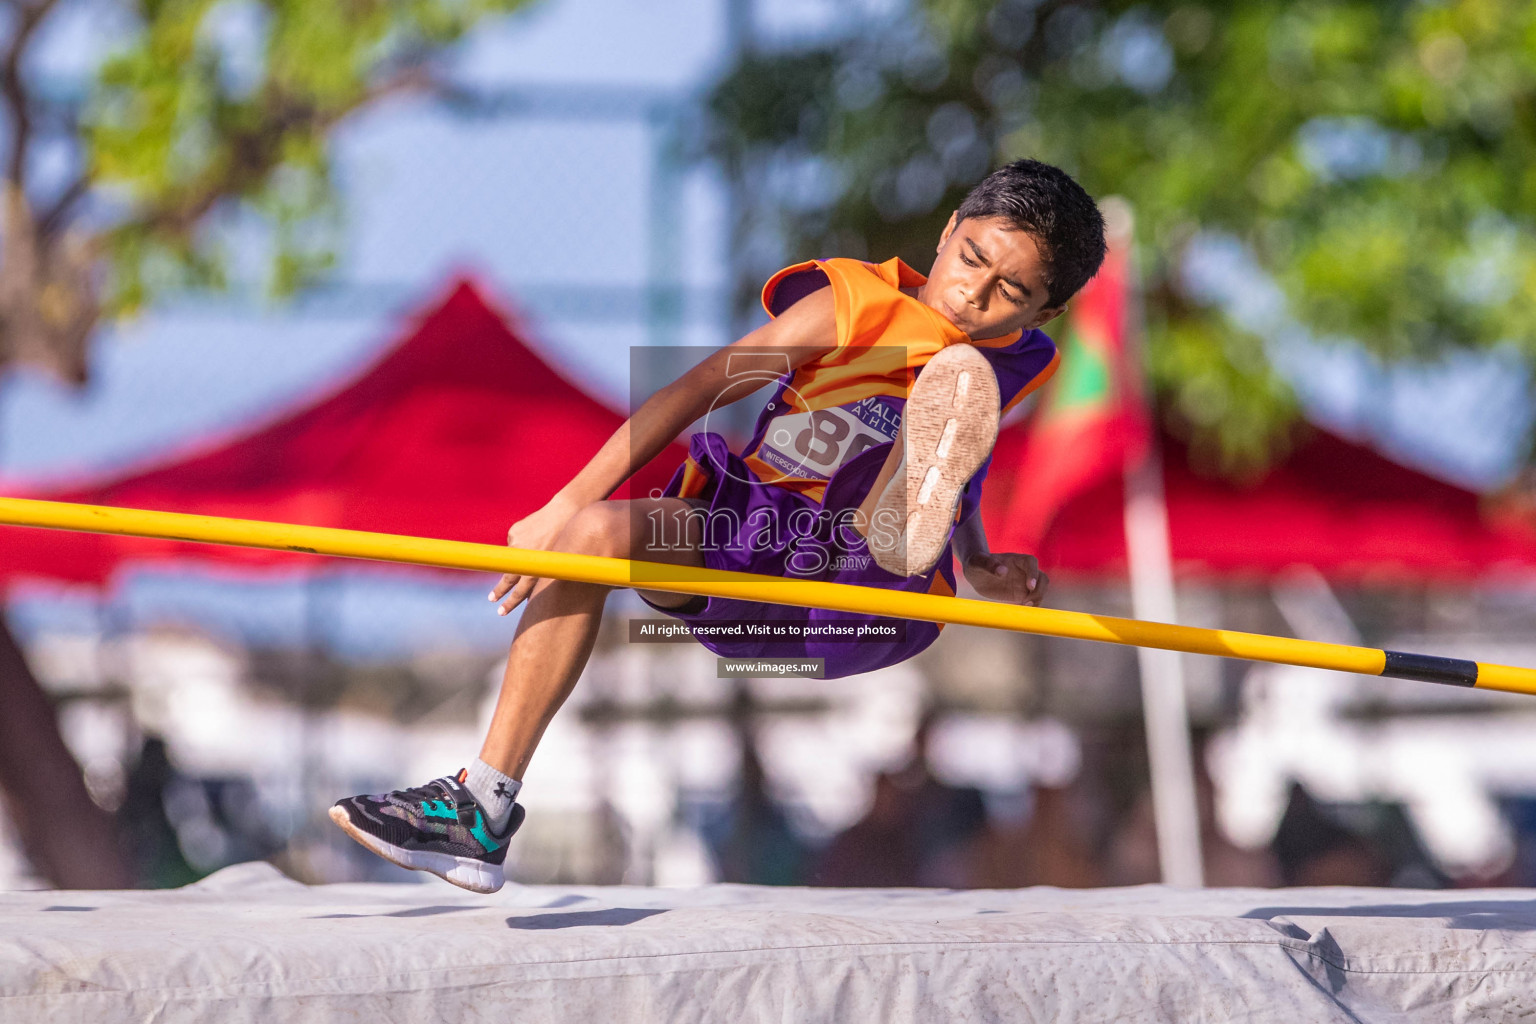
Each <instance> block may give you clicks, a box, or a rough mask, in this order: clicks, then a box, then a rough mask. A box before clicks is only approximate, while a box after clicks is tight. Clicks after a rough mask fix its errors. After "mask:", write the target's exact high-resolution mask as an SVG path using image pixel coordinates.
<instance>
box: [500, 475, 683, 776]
mask: <svg viewBox="0 0 1536 1024" xmlns="http://www.w3.org/2000/svg"><path fill="white" fill-rule="evenodd" d="M690 509H691V506H690V505H689V504H688V503H687V502H686V501H683V500H682V499H681V498H646V499H638V500H633V501H599V502H595V503H593V504H592V505H588V506H587V507H586V508H584V509H583V510H582V511H581V512H579V513H577V515H576V516H575V517H574V518H573V519H572V520H571V522H570V524H569V525H568V526H567V527H566V529H565V530H564V531H563V532H562V533H561V535H560V539H559V541H558V542H557V543H556V545H555V547H554V549H555V550H557V551H568V552H572V553H574V554H583V555H605V556H608V557H613V558H636V559H642V560H645V561H651V562H666V563H669V564H674V565H693V566H702V565H703V564H704V556H703V553H702V550H701V548H702V537H703V523H702V516H700V515H698V514H694V515H688V514H687V513H688V512H689V511H690ZM658 513H659V516H660V519H659V521H660V523H661V524H662V525H663V526H664V529H665V531H666V532H665V534H664V536H663V537H662V538H660V540H661V541H662V542H663V544H662V545H658V544H657V540H658V538H656V537H654V536H653V534H654V533H655V531H656V529H657V525H658V518H657V517H658ZM612 589H613V588H612V587H606V586H602V585H600V584H595V583H572V582H570V581H568V580H553V579H546V580H540V581H539V583H538V584H537V585H536V586H535V587H534V589H533V593H532V595H531V596H530V597H529V598H528V601H527V603H526V605H525V606H524V608H523V615H522V620H521V621H520V622H519V623H518V627H517V634H516V635H515V636H514V638H513V640H512V650H511V653H510V654H509V655H508V657H507V669H506V673H505V674H504V675H503V676H502V681H501V694H500V696H499V697H498V698H497V700H496V711H495V713H494V714H493V715H492V716H491V725H490V729H489V731H488V732H487V734H486V737H485V744H484V746H483V747H482V748H481V750H480V759H481V760H482V761H484V762H485V763H486V764H488V765H490V766H492V767H493V768H496V769H497V770H498V771H501V772H503V773H505V774H506V775H509V776H511V777H512V778H514V779H519V780H520V779H522V777H523V773H524V772H525V771H526V770H527V768H528V762H529V761H530V760H532V758H533V751H534V748H535V747H537V746H538V743H539V739H540V737H542V736H543V735H544V730H545V728H546V727H547V726H548V725H549V722H550V720H551V719H552V718H554V716H555V712H556V711H558V710H559V709H560V706H561V705H562V704H564V703H565V699H566V698H567V697H569V696H570V693H571V690H572V689H573V688H574V687H575V685H576V680H577V679H578V678H580V676H581V672H582V669H583V668H585V667H586V664H587V659H588V658H589V657H590V656H591V654H592V647H593V645H594V644H595V643H596V641H597V632H598V628H599V627H600V626H601V624H602V617H603V605H604V603H605V602H606V601H607V599H608V593H609V591H610V590H612ZM641 593H643V594H644V595H645V596H646V597H647V598H648V599H650V600H652V601H655V602H656V603H657V604H659V605H665V606H668V607H679V606H681V605H683V604H685V603H687V602H688V601H689V600H690V598H689V596H688V595H686V594H667V593H662V592H652V591H643V590H642V591H641Z"/></svg>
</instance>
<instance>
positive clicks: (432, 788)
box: [394, 777, 458, 806]
mask: <svg viewBox="0 0 1536 1024" xmlns="http://www.w3.org/2000/svg"><path fill="white" fill-rule="evenodd" d="M447 781H448V780H447V778H446V777H444V778H441V779H433V780H432V781H431V782H429V783H427V784H426V785H424V786H415V787H413V788H411V789H397V790H395V792H394V795H395V796H397V797H403V798H405V799H407V800H442V799H443V798H445V797H446V798H448V799H450V800H453V803H454V805H455V806H457V805H458V800H456V799H454V796H453V790H452V788H450V787H449V786H447V785H446V783H447Z"/></svg>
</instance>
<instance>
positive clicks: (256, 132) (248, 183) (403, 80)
mask: <svg viewBox="0 0 1536 1024" xmlns="http://www.w3.org/2000/svg"><path fill="white" fill-rule="evenodd" d="M433 84H434V81H433V78H432V76H431V74H430V73H428V72H427V71H426V69H425V68H422V67H419V66H417V67H412V68H407V69H406V70H404V71H402V72H400V73H399V74H396V75H393V76H391V77H389V78H386V79H384V80H383V81H381V82H379V83H377V84H376V85H374V86H372V87H370V88H368V89H365V90H364V91H363V92H362V93H360V94H359V95H358V96H357V98H356V99H354V100H352V101H351V102H349V103H345V104H341V105H338V106H337V107H336V108H335V109H332V110H326V111H317V110H315V109H314V107H313V106H311V105H310V104H308V103H307V102H302V101H300V102H295V101H293V100H289V99H287V98H285V97H282V96H279V95H276V94H273V95H272V96H270V97H268V100H267V103H268V105H269V107H270V110H269V112H268V113H267V115H266V116H265V117H263V118H262V119H261V122H260V124H259V125H258V126H257V127H255V128H253V129H251V130H248V131H244V132H240V133H238V134H235V135H234V136H233V137H231V139H230V140H229V146H230V150H231V151H232V152H233V153H234V159H232V160H230V161H228V162H227V163H226V164H225V165H224V166H222V167H221V168H219V169H218V171H217V172H216V173H215V174H214V175H212V176H210V177H209V178H208V179H207V180H205V181H202V182H197V183H193V184H192V185H190V186H188V187H185V188H181V189H179V190H178V194H177V200H178V201H176V202H174V204H169V203H168V204H165V205H161V206H159V207H156V208H152V209H150V210H147V211H146V212H145V213H144V214H143V215H141V216H140V217H138V218H136V220H137V223H138V224H139V225H140V226H142V227H145V228H147V229H149V230H150V231H151V232H157V233H159V232H166V233H171V234H180V233H182V232H185V231H188V230H190V229H191V228H192V226H193V225H195V224H196V223H197V222H198V221H199V220H200V219H202V217H203V216H205V215H206V214H207V213H208V211H209V210H211V209H212V208H213V206H214V204H216V203H217V202H218V201H219V200H220V199H224V198H227V197H230V196H237V195H240V194H241V193H242V192H244V191H245V190H246V189H248V188H250V187H252V186H253V185H255V184H256V183H258V182H260V181H261V180H262V179H263V178H265V177H266V176H267V175H268V174H269V173H271V172H272V170H273V169H275V168H276V167H277V165H278V163H279V160H280V154H281V152H282V146H283V141H284V137H285V136H286V134H287V133H288V132H289V131H291V130H293V129H295V128H298V127H301V126H304V125H308V126H310V127H311V128H312V129H313V130H314V131H315V132H316V133H317V134H322V133H324V132H326V131H328V130H330V129H331V128H332V127H334V126H335V125H336V123H337V122H339V121H341V120H342V119H343V118H345V117H347V116H349V115H351V114H353V113H355V112H357V111H358V110H360V109H362V108H363V107H366V106H369V105H370V104H373V103H376V102H378V101H379V100H382V99H384V98H385V97H387V96H392V95H396V94H399V93H406V92H416V91H422V90H425V89H427V88H428V87H430V86H432V85H433Z"/></svg>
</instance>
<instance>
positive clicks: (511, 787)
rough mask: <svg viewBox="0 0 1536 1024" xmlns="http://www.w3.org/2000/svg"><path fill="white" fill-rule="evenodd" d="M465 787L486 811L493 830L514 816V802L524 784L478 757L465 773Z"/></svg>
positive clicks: (500, 828)
mask: <svg viewBox="0 0 1536 1024" xmlns="http://www.w3.org/2000/svg"><path fill="white" fill-rule="evenodd" d="M464 788H465V789H467V790H469V793H470V795H471V796H473V797H474V798H475V803H477V804H479V805H480V809H481V810H482V811H484V812H485V818H486V823H487V824H488V825H490V826H491V831H492V832H500V831H501V830H502V829H504V828H506V827H507V819H508V818H510V817H511V816H512V803H513V801H515V800H516V799H517V791H518V790H520V789H522V788H523V784H522V783H521V782H518V781H517V780H516V779H514V778H512V777H511V776H510V775H503V774H502V773H501V772H499V771H497V770H496V769H495V768H492V767H491V766H490V765H488V764H486V763H485V762H484V761H482V760H480V759H479V758H478V757H477V758H475V760H474V762H473V763H472V764H470V766H469V769H468V771H467V772H466V773H465V775H464Z"/></svg>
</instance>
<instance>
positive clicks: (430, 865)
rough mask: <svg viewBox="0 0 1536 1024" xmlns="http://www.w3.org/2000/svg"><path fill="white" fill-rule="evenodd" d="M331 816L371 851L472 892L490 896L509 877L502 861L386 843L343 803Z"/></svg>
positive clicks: (347, 832)
mask: <svg viewBox="0 0 1536 1024" xmlns="http://www.w3.org/2000/svg"><path fill="white" fill-rule="evenodd" d="M331 820H332V821H334V822H335V823H336V824H337V825H338V826H340V828H341V830H342V831H343V832H345V833H346V834H347V835H349V836H351V837H352V838H353V839H355V840H357V841H358V842H359V843H360V844H362V845H363V846H364V847H365V848H367V850H368V851H369V852H370V853H376V854H378V855H379V856H380V857H383V858H384V859H385V860H387V861H389V862H390V863H391V864H397V865H399V866H400V867H402V868H406V869H408V870H411V871H425V872H427V873H429V874H433V875H436V876H437V877H438V878H441V879H442V880H443V881H445V882H451V883H453V884H454V885H456V886H458V887H459V888H460V889H468V890H469V891H470V892H478V893H481V894H482V895H487V896H488V895H490V894H491V893H493V892H496V891H497V890H498V889H500V888H501V887H502V885H503V884H504V883H505V881H506V876H505V874H503V872H502V870H501V865H500V864H487V863H485V862H484V861H480V860H475V859H474V858H473V857H455V856H454V855H453V854H451V853H433V852H431V851H430V850H407V849H404V848H403V847H399V846H396V845H394V844H393V843H386V842H385V841H384V840H382V839H380V838H378V837H377V836H371V835H369V834H368V833H367V832H364V831H363V830H362V829H360V828H358V827H357V826H356V825H354V824H352V817H351V815H349V814H347V812H346V811H345V810H343V809H342V808H340V807H332V808H331Z"/></svg>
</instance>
